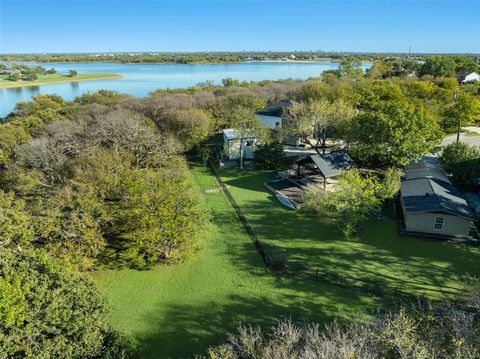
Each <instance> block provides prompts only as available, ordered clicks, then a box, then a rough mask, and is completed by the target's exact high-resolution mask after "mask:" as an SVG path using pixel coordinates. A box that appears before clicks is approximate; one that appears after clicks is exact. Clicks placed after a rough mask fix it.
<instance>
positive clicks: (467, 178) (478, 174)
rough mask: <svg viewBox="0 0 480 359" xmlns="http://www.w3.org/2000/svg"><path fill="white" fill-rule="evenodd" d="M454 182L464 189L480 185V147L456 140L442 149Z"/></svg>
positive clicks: (442, 158)
mask: <svg viewBox="0 0 480 359" xmlns="http://www.w3.org/2000/svg"><path fill="white" fill-rule="evenodd" d="M440 158H441V160H442V162H443V165H444V167H445V170H446V171H447V172H448V173H450V174H451V175H452V180H453V183H454V184H455V185H456V186H457V187H459V188H461V189H463V190H473V189H475V188H476V187H478V186H479V185H480V183H479V181H480V148H479V147H475V146H471V145H469V144H467V143H465V142H455V143H452V144H450V145H448V146H446V147H445V148H444V149H443V150H442V156H441V157H440Z"/></svg>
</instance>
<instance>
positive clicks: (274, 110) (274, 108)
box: [257, 99, 297, 117]
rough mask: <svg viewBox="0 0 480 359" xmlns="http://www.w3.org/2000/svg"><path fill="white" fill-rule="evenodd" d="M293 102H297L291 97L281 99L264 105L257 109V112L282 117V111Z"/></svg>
mask: <svg viewBox="0 0 480 359" xmlns="http://www.w3.org/2000/svg"><path fill="white" fill-rule="evenodd" d="M295 104H297V102H296V101H293V100H291V99H285V100H281V101H278V102H275V103H273V104H271V105H270V106H267V107H265V108H264V109H262V110H259V111H257V114H258V115H263V116H274V117H282V115H283V114H284V112H285V111H286V110H288V109H289V108H290V107H292V106H293V105H295Z"/></svg>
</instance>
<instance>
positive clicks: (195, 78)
mask: <svg viewBox="0 0 480 359" xmlns="http://www.w3.org/2000/svg"><path fill="white" fill-rule="evenodd" d="M38 65H40V66H43V67H45V68H51V67H53V68H55V69H57V70H58V71H59V72H65V73H66V72H67V71H68V70H70V69H73V70H76V71H77V72H78V73H115V74H119V75H123V76H125V77H124V78H120V79H111V80H98V81H82V82H65V83H60V84H52V85H41V86H28V87H19V88H13V89H0V117H4V116H6V115H7V114H8V113H10V112H11V111H12V110H13V108H14V107H15V104H16V103H17V102H20V101H28V100H29V99H30V98H31V97H32V96H34V95H36V94H39V93H42V94H57V95H60V96H62V97H63V98H65V99H66V100H72V99H73V98H75V97H76V96H79V95H82V94H83V93H86V92H95V91H98V90H101V89H106V90H114V91H118V92H120V93H127V94H130V95H133V96H146V95H148V93H150V92H152V91H154V90H156V89H159V88H185V87H190V86H194V85H196V84H198V83H200V82H203V81H206V80H210V81H213V82H214V83H216V84H219V83H221V80H222V79H224V78H226V77H231V78H234V79H237V80H240V81H261V80H280V79H288V78H293V79H307V78H309V77H316V76H320V75H321V73H322V72H323V71H325V70H331V69H336V68H337V67H338V63H336V62H306V63H300V62H298V63H282V62H243V63H237V64H212V65H210V64H195V65H179V64H155V65H150V64H111V63H71V64H70V63H66V64H65V63H62V64H51V63H46V64H43V63H39V64H38ZM369 66H370V65H364V69H366V68H368V67H369Z"/></svg>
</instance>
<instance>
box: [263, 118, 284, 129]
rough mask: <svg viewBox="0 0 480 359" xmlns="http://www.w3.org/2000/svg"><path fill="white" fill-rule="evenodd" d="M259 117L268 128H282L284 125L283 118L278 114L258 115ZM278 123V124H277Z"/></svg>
mask: <svg viewBox="0 0 480 359" xmlns="http://www.w3.org/2000/svg"><path fill="white" fill-rule="evenodd" d="M257 117H258V119H259V120H260V121H261V122H262V123H263V124H264V125H265V126H266V127H268V128H273V129H275V128H277V129H280V128H281V127H282V118H281V117H276V116H265V115H257ZM277 123H278V125H277Z"/></svg>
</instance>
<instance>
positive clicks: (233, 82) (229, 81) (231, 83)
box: [222, 77, 240, 87]
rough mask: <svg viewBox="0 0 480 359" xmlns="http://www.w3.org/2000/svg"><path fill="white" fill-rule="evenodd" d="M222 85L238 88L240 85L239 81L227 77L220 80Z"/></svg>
mask: <svg viewBox="0 0 480 359" xmlns="http://www.w3.org/2000/svg"><path fill="white" fill-rule="evenodd" d="M222 84H223V86H224V87H230V86H238V85H240V81H238V80H235V79H232V78H231V77H227V78H224V79H222Z"/></svg>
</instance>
